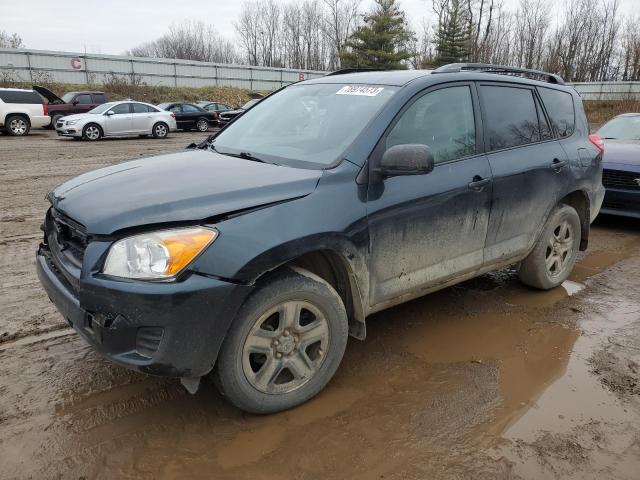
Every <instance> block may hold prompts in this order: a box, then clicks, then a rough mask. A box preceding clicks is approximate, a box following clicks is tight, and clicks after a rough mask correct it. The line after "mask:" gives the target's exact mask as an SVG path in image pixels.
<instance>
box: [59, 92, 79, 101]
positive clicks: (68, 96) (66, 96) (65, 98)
mask: <svg viewBox="0 0 640 480" xmlns="http://www.w3.org/2000/svg"><path fill="white" fill-rule="evenodd" d="M75 94H76V92H69V93H65V94H64V95H63V96H62V101H63V102H64V103H70V102H71V100H73V97H74V96H75Z"/></svg>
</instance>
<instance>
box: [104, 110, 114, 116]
mask: <svg viewBox="0 0 640 480" xmlns="http://www.w3.org/2000/svg"><path fill="white" fill-rule="evenodd" d="M115 114H116V112H114V111H113V110H109V111H108V112H107V113H105V115H106V116H107V117H110V116H111V115H115Z"/></svg>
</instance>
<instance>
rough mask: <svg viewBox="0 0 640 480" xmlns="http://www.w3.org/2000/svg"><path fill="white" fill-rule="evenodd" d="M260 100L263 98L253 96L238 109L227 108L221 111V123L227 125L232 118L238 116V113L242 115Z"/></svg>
mask: <svg viewBox="0 0 640 480" xmlns="http://www.w3.org/2000/svg"><path fill="white" fill-rule="evenodd" d="M260 100H262V99H261V98H252V99H251V100H249V101H248V102H247V103H245V104H244V105H243V106H241V107H240V108H238V109H237V110H227V111H226V112H221V113H220V125H221V126H222V125H226V124H227V123H229V122H230V121H231V120H233V119H234V118H236V117H237V116H238V115H241V114H243V113H244V112H245V111H247V110H249V109H250V108H251V107H253V106H254V105H255V104H256V103H258V102H259V101H260Z"/></svg>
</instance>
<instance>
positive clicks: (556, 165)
mask: <svg viewBox="0 0 640 480" xmlns="http://www.w3.org/2000/svg"><path fill="white" fill-rule="evenodd" d="M566 166H567V162H566V161H565V160H558V159H557V158H554V159H553V162H551V168H553V169H554V170H555V171H556V172H559V171H560V170H562V169H563V168H564V167H566Z"/></svg>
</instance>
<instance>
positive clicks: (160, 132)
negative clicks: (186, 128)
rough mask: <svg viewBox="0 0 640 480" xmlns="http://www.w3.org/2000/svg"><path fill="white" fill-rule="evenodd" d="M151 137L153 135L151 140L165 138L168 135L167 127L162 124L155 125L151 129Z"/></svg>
mask: <svg viewBox="0 0 640 480" xmlns="http://www.w3.org/2000/svg"><path fill="white" fill-rule="evenodd" d="M151 135H153V138H167V136H168V135H169V125H167V124H166V123H164V122H158V123H155V124H154V125H153V128H152V129H151Z"/></svg>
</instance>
